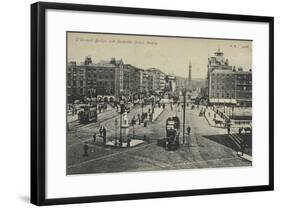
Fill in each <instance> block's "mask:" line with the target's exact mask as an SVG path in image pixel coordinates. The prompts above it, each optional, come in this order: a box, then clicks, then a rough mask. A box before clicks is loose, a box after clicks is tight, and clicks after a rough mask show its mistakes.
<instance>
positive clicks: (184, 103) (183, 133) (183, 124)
mask: <svg viewBox="0 0 281 208" xmlns="http://www.w3.org/2000/svg"><path fill="white" fill-rule="evenodd" d="M185 107H186V89H185V90H184V91H183V121H182V143H183V144H184V143H185V137H184V135H185Z"/></svg>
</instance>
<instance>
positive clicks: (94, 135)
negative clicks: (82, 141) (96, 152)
mask: <svg viewBox="0 0 281 208" xmlns="http://www.w3.org/2000/svg"><path fill="white" fill-rule="evenodd" d="M96 139H97V134H96V132H94V134H93V144H94V143H96Z"/></svg>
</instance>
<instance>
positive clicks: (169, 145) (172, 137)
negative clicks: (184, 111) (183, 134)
mask: <svg viewBox="0 0 281 208" xmlns="http://www.w3.org/2000/svg"><path fill="white" fill-rule="evenodd" d="M179 132H180V120H179V118H178V117H177V116H174V117H169V118H167V120H166V137H165V138H163V139H159V140H158V141H157V144H158V145H159V146H163V147H164V148H165V149H166V150H177V149H178V148H179V134H180V133H179Z"/></svg>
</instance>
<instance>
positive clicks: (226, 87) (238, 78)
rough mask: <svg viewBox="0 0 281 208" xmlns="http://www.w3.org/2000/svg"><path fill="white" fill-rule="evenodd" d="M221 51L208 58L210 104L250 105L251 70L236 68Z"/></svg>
mask: <svg viewBox="0 0 281 208" xmlns="http://www.w3.org/2000/svg"><path fill="white" fill-rule="evenodd" d="M223 55H224V54H223V52H220V51H219V50H218V51H217V52H215V56H214V57H210V58H209V59H208V74H207V95H208V99H209V103H210V104H236V105H245V106H251V98H252V72H251V70H249V71H243V69H242V68H238V70H236V68H235V67H232V66H230V65H229V63H228V60H227V59H224V56H223Z"/></svg>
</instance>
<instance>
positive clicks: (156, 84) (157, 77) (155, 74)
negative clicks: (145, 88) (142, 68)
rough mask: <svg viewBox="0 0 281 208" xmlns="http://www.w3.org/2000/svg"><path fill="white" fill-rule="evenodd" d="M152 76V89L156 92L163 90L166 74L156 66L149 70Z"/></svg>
mask: <svg viewBox="0 0 281 208" xmlns="http://www.w3.org/2000/svg"><path fill="white" fill-rule="evenodd" d="M147 72H148V73H150V75H151V76H152V90H153V91H154V92H160V93H161V92H163V91H164V88H165V82H166V81H165V74H164V73H163V72H162V71H161V70H160V69H156V68H150V69H148V70H147Z"/></svg>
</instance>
